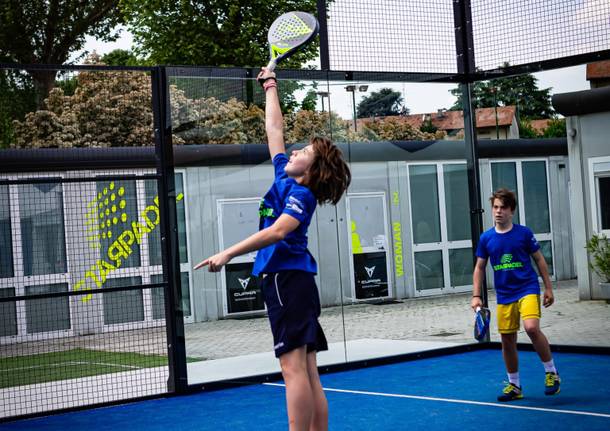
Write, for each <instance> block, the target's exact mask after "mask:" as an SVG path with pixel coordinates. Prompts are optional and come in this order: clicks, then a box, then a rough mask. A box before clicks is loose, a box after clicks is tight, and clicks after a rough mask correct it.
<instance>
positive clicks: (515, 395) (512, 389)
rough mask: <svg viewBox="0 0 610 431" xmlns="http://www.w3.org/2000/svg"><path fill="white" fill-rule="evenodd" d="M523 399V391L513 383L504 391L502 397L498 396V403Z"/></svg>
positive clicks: (508, 384)
mask: <svg viewBox="0 0 610 431" xmlns="http://www.w3.org/2000/svg"><path fill="white" fill-rule="evenodd" d="M521 398H523V391H522V390H521V388H520V387H519V386H517V385H515V384H513V383H507V384H506V386H505V387H504V389H502V395H498V401H513V400H520V399H521Z"/></svg>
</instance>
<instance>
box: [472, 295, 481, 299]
mask: <svg viewBox="0 0 610 431" xmlns="http://www.w3.org/2000/svg"><path fill="white" fill-rule="evenodd" d="M472 297H473V298H480V297H481V295H472Z"/></svg>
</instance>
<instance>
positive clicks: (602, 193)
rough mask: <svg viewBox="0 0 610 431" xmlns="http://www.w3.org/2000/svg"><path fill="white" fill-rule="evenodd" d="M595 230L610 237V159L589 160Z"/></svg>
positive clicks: (595, 158) (597, 158) (596, 158)
mask: <svg viewBox="0 0 610 431" xmlns="http://www.w3.org/2000/svg"><path fill="white" fill-rule="evenodd" d="M589 188H590V193H591V196H590V199H591V212H592V214H593V229H594V231H595V232H597V233H604V234H606V235H607V236H610V157H594V158H591V159H589Z"/></svg>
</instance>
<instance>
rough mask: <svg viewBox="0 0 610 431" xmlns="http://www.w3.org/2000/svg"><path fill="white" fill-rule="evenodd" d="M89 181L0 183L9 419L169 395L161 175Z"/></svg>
mask: <svg viewBox="0 0 610 431" xmlns="http://www.w3.org/2000/svg"><path fill="white" fill-rule="evenodd" d="M79 174H82V173H79ZM88 175H90V177H89V178H88V179H82V178H77V179H74V178H72V179H71V178H65V177H66V173H61V174H59V173H58V174H42V173H38V174H35V175H24V174H19V175H11V176H4V175H3V178H2V182H1V183H0V196H1V197H2V199H3V203H6V205H3V207H2V210H1V211H0V232H1V233H0V242H1V247H2V250H3V253H2V255H3V259H2V264H1V267H0V273H1V278H0V291H1V292H2V295H1V297H0V298H1V299H0V301H1V302H0V308H1V310H2V313H1V314H2V319H1V323H2V324H1V326H0V341H1V343H2V345H1V347H0V362H1V363H2V367H0V368H1V370H2V374H1V375H0V381H1V387H2V389H1V391H2V399H3V403H2V405H3V411H2V413H1V416H19V415H24V414H32V413H37V412H42V411H47V410H56V409H62V408H68V407H76V406H80V405H88V404H97V403H101V402H109V401H117V400H123V399H127V398H134V397H141V396H145V395H152V394H158V393H164V392H166V391H167V377H168V368H167V350H166V335H165V299H164V293H163V286H164V285H163V283H162V279H163V277H162V273H163V270H162V267H161V264H160V261H161V245H160V236H159V234H158V224H159V208H158V197H157V188H156V181H155V176H154V175H150V174H149V175H137V176H136V175H134V172H133V171H132V172H130V175H128V176H127V175H126V172H125V171H123V172H120V171H118V172H117V171H114V172H113V175H112V176H109V175H108V172H88ZM62 177H63V178H62ZM5 250H7V251H9V252H8V253H5V252H4V251H5ZM100 289H102V290H104V292H100ZM89 291H93V292H98V293H87V292H89Z"/></svg>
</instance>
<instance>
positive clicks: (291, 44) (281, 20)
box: [267, 11, 319, 71]
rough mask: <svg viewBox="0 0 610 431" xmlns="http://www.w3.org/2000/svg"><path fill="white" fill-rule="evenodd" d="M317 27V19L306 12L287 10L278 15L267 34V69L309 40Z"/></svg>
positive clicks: (315, 33)
mask: <svg viewBox="0 0 610 431" xmlns="http://www.w3.org/2000/svg"><path fill="white" fill-rule="evenodd" d="M318 29H319V25H318V20H317V19H316V18H315V17H314V16H313V15H311V14H309V13H307V12H298V11H295V12H287V13H285V14H283V15H281V16H279V17H278V18H277V19H276V20H275V21H273V24H271V27H270V28H269V32H268V34H267V41H268V42H269V57H270V60H269V63H268V64H267V69H268V70H269V71H273V70H274V69H275V66H276V65H277V64H278V63H279V62H280V61H282V60H285V59H287V58H288V57H290V56H291V55H292V54H294V53H295V52H297V51H298V50H299V49H301V48H302V47H304V46H305V45H307V44H308V43H309V42H311V41H312V40H313V38H314V37H315V36H316V35H317V34H318Z"/></svg>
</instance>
